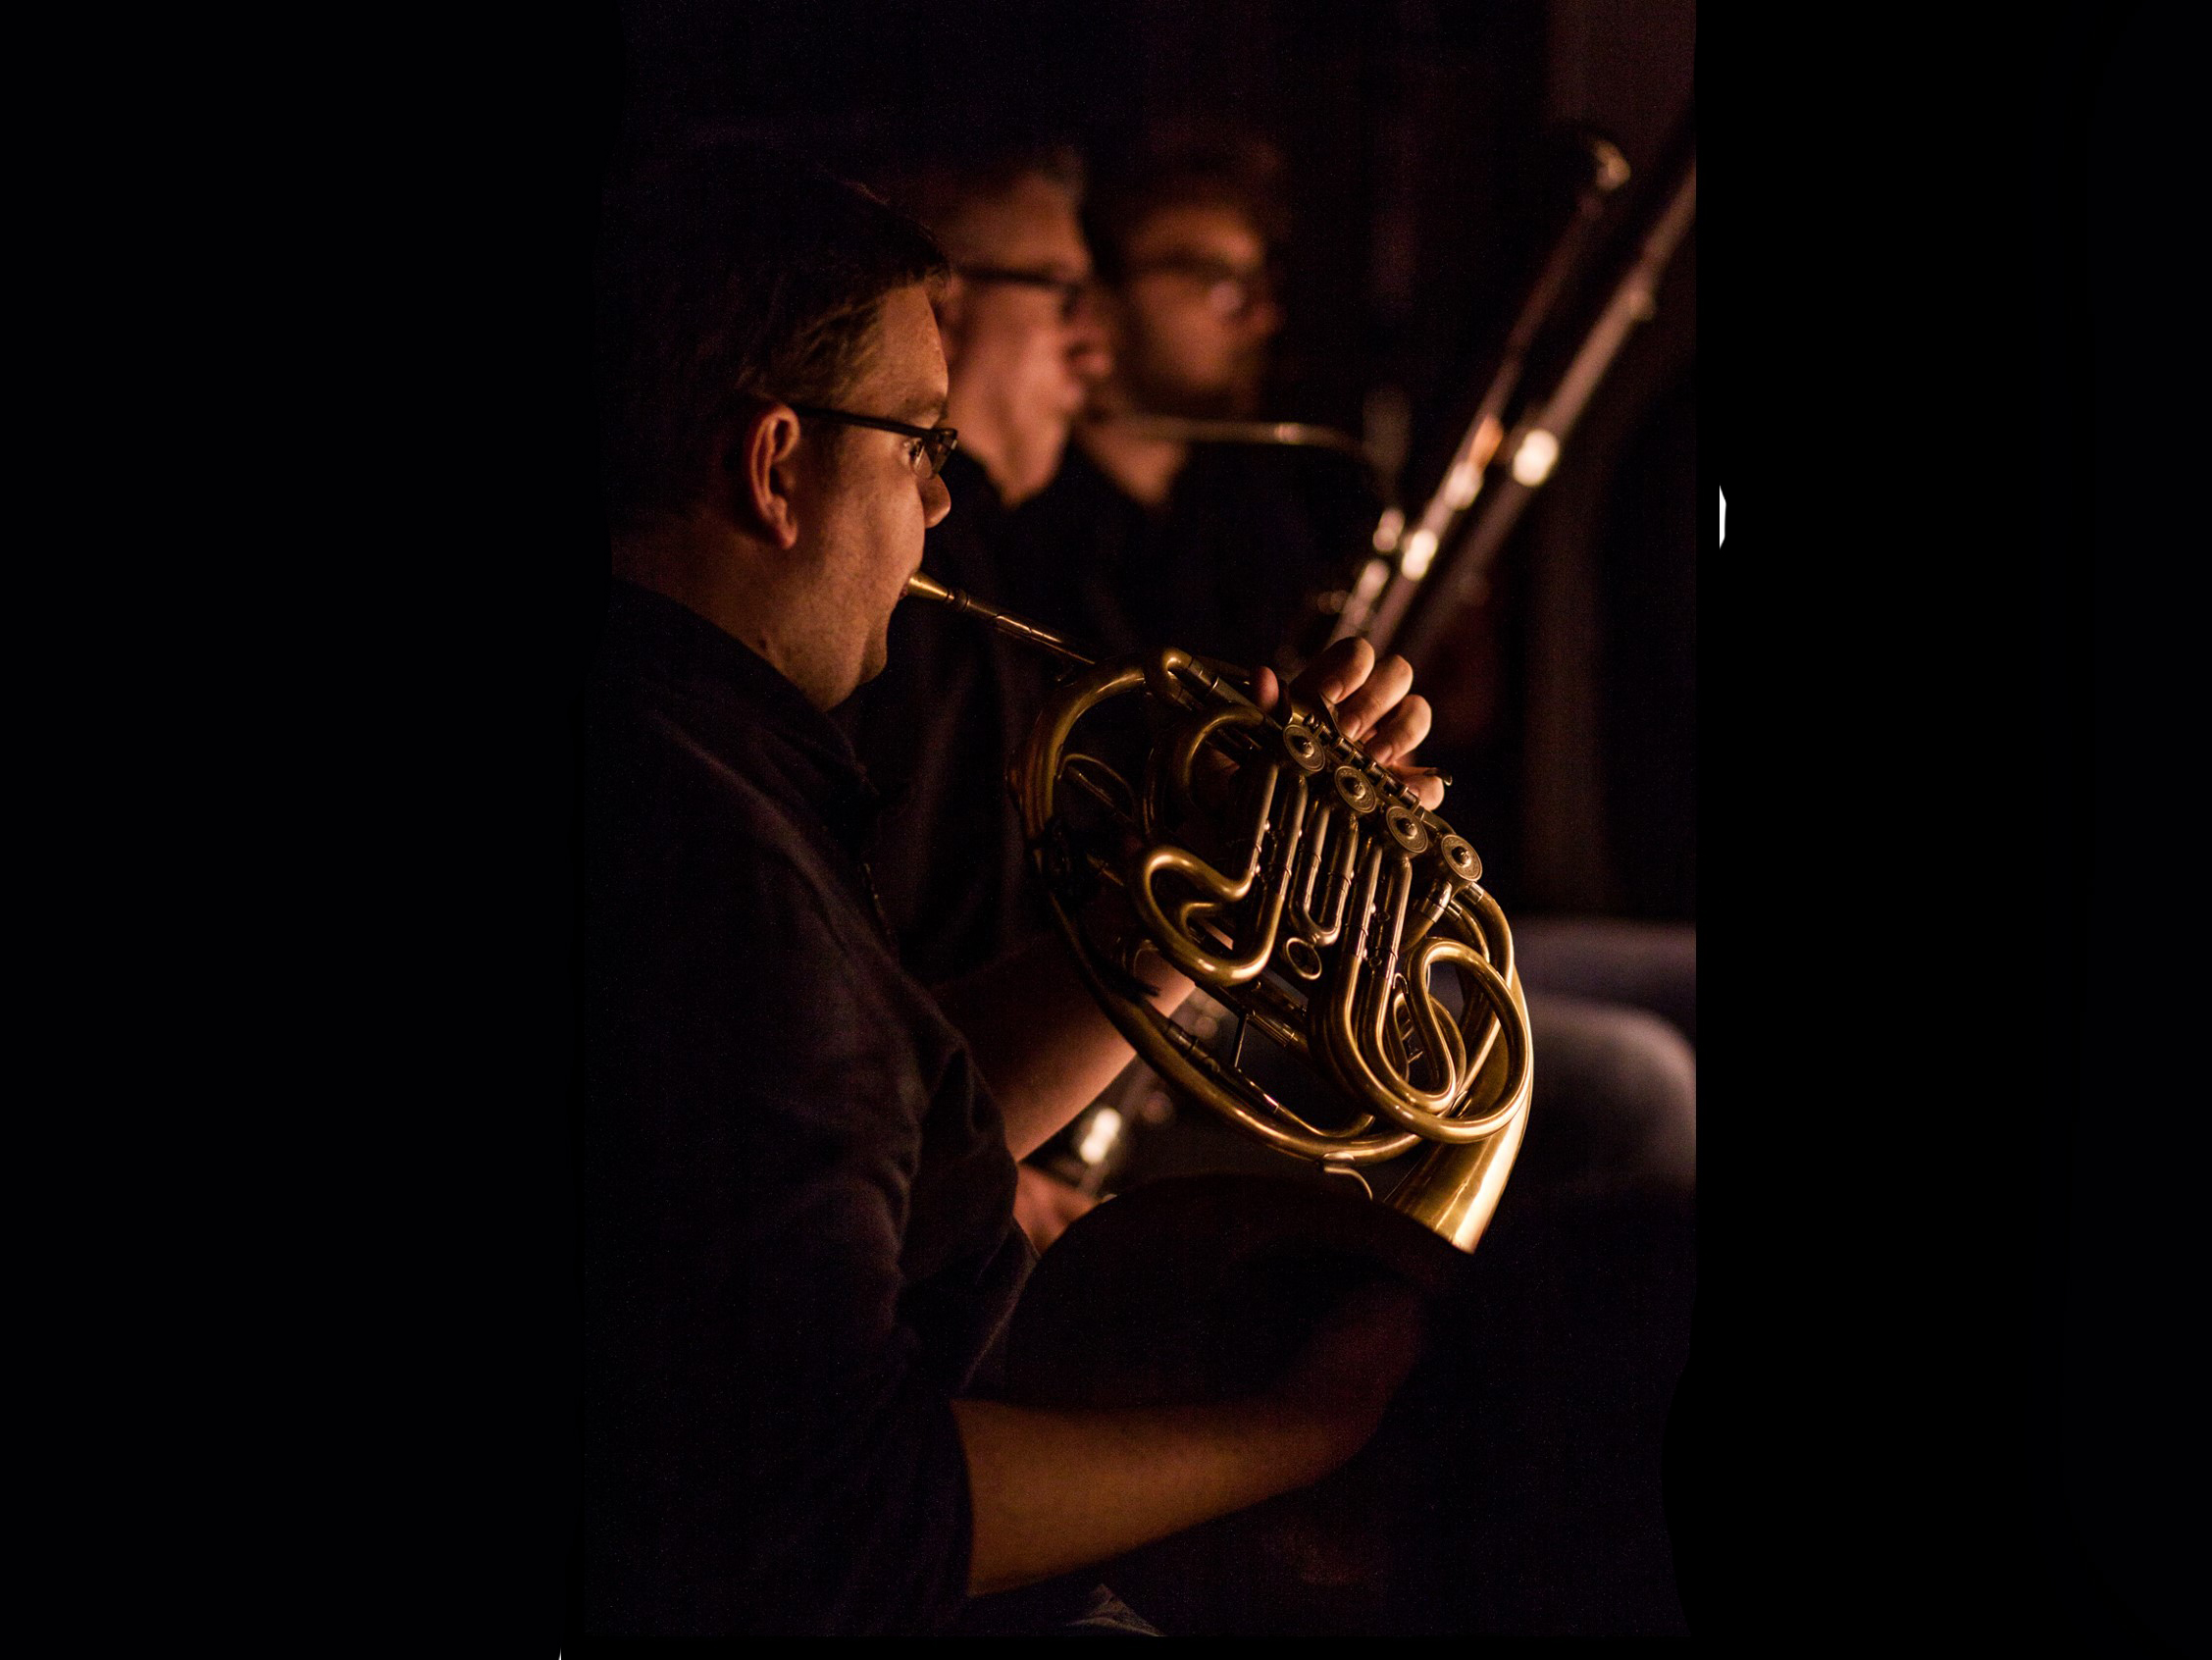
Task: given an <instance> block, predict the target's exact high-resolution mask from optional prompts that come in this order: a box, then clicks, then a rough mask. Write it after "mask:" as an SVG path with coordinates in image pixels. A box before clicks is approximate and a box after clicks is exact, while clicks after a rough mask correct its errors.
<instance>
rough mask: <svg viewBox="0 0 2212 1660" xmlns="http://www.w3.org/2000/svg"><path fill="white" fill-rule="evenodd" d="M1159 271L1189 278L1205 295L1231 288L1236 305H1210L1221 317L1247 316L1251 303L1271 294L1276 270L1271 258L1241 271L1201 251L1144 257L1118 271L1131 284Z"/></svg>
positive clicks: (1264, 301)
mask: <svg viewBox="0 0 2212 1660" xmlns="http://www.w3.org/2000/svg"><path fill="white" fill-rule="evenodd" d="M1162 271H1164V272H1167V273H1169V274H1170V275H1172V276H1177V277H1188V278H1190V279H1192V280H1193V281H1194V282H1196V283H1197V284H1199V285H1200V286H1201V287H1203V288H1205V289H1206V290H1207V291H1208V293H1209V296H1210V294H1211V293H1212V292H1213V290H1215V289H1217V288H1220V287H1223V286H1233V287H1235V288H1236V290H1237V294H1238V299H1237V304H1236V306H1235V307H1234V308H1233V309H1229V310H1223V309H1222V308H1221V307H1219V306H1216V307H1215V308H1214V309H1215V310H1216V311H1219V312H1220V313H1221V315H1222V316H1224V317H1228V318H1232V319H1234V318H1238V317H1246V316H1250V315H1251V313H1252V310H1253V308H1254V307H1255V306H1258V305H1261V304H1264V303H1266V302H1268V301H1270V300H1272V299H1273V298H1274V297H1275V286H1276V280H1277V273H1276V270H1275V264H1274V261H1273V260H1264V261H1262V262H1261V263H1260V264H1259V265H1256V266H1254V267H1253V268H1252V269H1251V270H1249V271H1244V270H1239V269H1238V268H1237V267H1236V266H1234V265H1231V264H1230V263H1229V262H1228V261H1227V260H1225V259H1211V258H1209V257H1207V256H1206V255H1204V254H1166V255H1163V256H1162V257H1160V258H1158V259H1148V260H1146V261H1144V262H1143V263H1142V264H1140V265H1132V266H1131V267H1129V269H1128V270H1127V271H1125V272H1123V273H1122V277H1123V280H1124V281H1127V282H1132V283H1133V282H1135V281H1136V280H1137V279H1138V278H1140V277H1150V276H1152V275H1153V274H1154V273H1156V272H1162Z"/></svg>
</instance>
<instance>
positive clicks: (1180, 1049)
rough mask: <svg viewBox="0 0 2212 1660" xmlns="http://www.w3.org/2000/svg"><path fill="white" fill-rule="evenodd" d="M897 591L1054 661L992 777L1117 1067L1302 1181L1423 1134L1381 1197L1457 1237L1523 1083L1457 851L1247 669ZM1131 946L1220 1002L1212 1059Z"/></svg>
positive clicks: (1324, 719) (1499, 1183)
mask: <svg viewBox="0 0 2212 1660" xmlns="http://www.w3.org/2000/svg"><path fill="white" fill-rule="evenodd" d="M907 593H908V595H909V596H910V597H917V598H922V599H927V600H932V601H935V602H936V603H939V604H943V605H947V606H950V607H952V609H954V610H955V611H959V612H962V613H965V614H967V615H969V616H972V617H975V618H978V619H980V620H981V621H983V622H985V623H988V624H989V625H991V626H992V627H994V628H996V629H998V630H999V631H1000V632H1002V633H1003V634H1005V635H1007V636H1009V637H1011V638H1013V639H1016V640H1020V641H1022V642H1025V643H1026V644H1028V645H1031V646H1034V647H1038V648H1043V649H1046V650H1049V651H1052V652H1054V653H1055V654H1057V655H1058V656H1060V657H1062V658H1064V659H1066V660H1068V661H1069V662H1070V664H1071V665H1072V672H1071V673H1069V674H1067V675H1066V676H1065V677H1063V678H1062V679H1061V680H1060V681H1059V682H1058V684H1057V685H1056V686H1055V688H1054V689H1053V691H1052V692H1051V694H1050V695H1049V697H1048V699H1047V700H1046V703H1045V706H1044V708H1043V710H1042V711H1041V713H1040V714H1039V716H1038V718H1037V720H1036V722H1035V724H1034V725H1033V726H1032V728H1031V730H1030V732H1029V734H1028V737H1027V739H1026V740H1025V741H1024V743H1023V744H1022V746H1021V748H1020V750H1019V751H1018V752H1016V754H1015V755H1014V757H1013V759H1012V760H1011V762H1010V763H1009V766H1008V772H1007V782H1008V785H1009V787H1010V789H1011V791H1012V794H1013V799H1014V803H1015V805H1016V807H1017V809H1018V810H1019V812H1020V814H1021V819H1022V825H1023V829H1024V832H1025V834H1026V837H1027V842H1028V847H1029V849H1030V856H1031V858H1032V859H1033V861H1034V862H1035V865H1036V868H1037V871H1038V873H1039V875H1040V876H1041V877H1042V879H1043V881H1044V885H1045V889H1046V892H1047V895H1048V898H1049V903H1050V908H1051V911H1052V914H1053V917H1054V920H1055V924H1056V925H1057V927H1058V929H1059V931H1060V932H1061V934H1062V935H1063V936H1064V937H1065V939H1066V942H1067V944H1068V946H1069V948H1070V949H1071V950H1072V952H1073V954H1074V957H1075V960H1076V963H1077V965H1078V968H1079V969H1080V971H1081V973H1082V976H1083V979H1084V981H1085V983H1086V984H1087V985H1088V986H1089V988H1090V990H1091V992H1092V994H1093V995H1094V996H1095V997H1096V998H1097V999H1098V1002H1099V1005H1100V1007H1101V1008H1102V1009H1103V1010H1104V1012H1106V1017H1107V1018H1108V1019H1110V1020H1111V1021H1112V1022H1113V1024H1114V1026H1115V1027H1116V1028H1117V1029H1118V1030H1119V1031H1120V1032H1121V1034H1122V1036H1124V1037H1125V1038H1127V1039H1128V1041H1129V1043H1130V1044H1131V1046H1132V1047H1133V1048H1134V1049H1135V1050H1136V1052H1137V1054H1138V1056H1139V1057H1140V1058H1141V1059H1142V1060H1143V1061H1144V1062H1145V1063H1147V1064H1148V1065H1150V1066H1151V1067H1152V1068H1153V1070H1154V1071H1155V1072H1157V1074H1158V1075H1159V1077H1160V1079H1161V1080H1162V1081H1163V1082H1164V1083H1165V1084H1166V1085H1167V1086H1168V1087H1169V1088H1170V1089H1172V1090H1174V1091H1175V1092H1176V1093H1178V1094H1179V1095H1181V1096H1182V1097H1183V1098H1185V1099H1186V1100H1190V1101H1194V1102H1199V1103H1203V1104H1204V1105H1205V1106H1206V1107H1208V1108H1209V1109H1210V1110H1211V1111H1213V1112H1214V1113H1217V1114H1219V1115H1221V1116H1222V1117H1223V1118H1225V1119H1227V1120H1228V1121H1229V1122H1230V1123H1231V1124H1233V1125H1235V1126H1236V1127H1237V1128H1238V1129H1240V1130H1242V1131H1244V1132H1245V1133H1247V1134H1249V1135H1252V1136H1255V1137H1257V1138H1259V1139H1260V1141H1262V1142H1264V1143H1266V1144H1267V1145H1269V1146H1271V1147H1274V1148H1276V1149H1277V1150H1279V1151H1281V1152H1283V1153H1286V1154H1289V1155H1291V1156H1293V1157H1296V1158H1300V1159H1305V1160H1310V1161H1312V1162H1314V1163H1316V1164H1318V1165H1319V1166H1320V1167H1322V1168H1323V1169H1325V1170H1329V1171H1333V1172H1344V1173H1354V1174H1357V1173H1358V1172H1361V1171H1362V1170H1364V1169H1367V1168H1370V1167H1374V1166H1378V1165H1381V1164H1384V1163H1385V1162H1387V1161H1393V1160H1397V1159H1399V1158H1401V1156H1403V1155H1406V1154H1408V1153H1411V1152H1412V1151H1414V1150H1415V1148H1417V1147H1421V1146H1424V1145H1425V1146H1426V1148H1427V1152H1426V1154H1425V1155H1424V1156H1423V1157H1421V1158H1420V1159H1419V1160H1418V1162H1417V1163H1415V1165H1414V1166H1413V1167H1412V1168H1411V1169H1409V1170H1407V1171H1406V1173H1405V1174H1404V1175H1403V1177H1402V1178H1401V1179H1399V1180H1398V1181H1397V1182H1396V1183H1395V1184H1394V1185H1393V1186H1391V1188H1390V1189H1389V1192H1388V1195H1387V1197H1386V1198H1385V1200H1384V1201H1383V1202H1384V1203H1385V1204H1387V1205H1388V1206H1389V1208H1391V1209H1392V1210H1395V1211H1397V1212H1399V1213H1401V1214H1403V1215H1405V1216H1407V1217H1409V1218H1411V1219H1413V1220H1415V1221H1416V1222H1419V1223H1421V1224H1422V1225H1423V1226H1425V1227H1427V1228H1428V1229H1430V1230H1431V1231H1432V1232H1434V1233H1436V1234H1438V1235H1439V1236H1441V1237H1442V1238H1443V1239H1445V1240H1446V1241H1447V1242H1449V1243H1450V1244H1452V1245H1454V1246H1456V1247H1458V1248H1459V1249H1460V1250H1462V1251H1471V1250H1473V1249H1474V1246H1475V1243H1476V1241H1477V1240H1478V1239H1479V1238H1480V1237H1481V1235H1482V1232H1483V1229H1484V1228H1485V1227H1486V1226H1487V1225H1488V1224H1489V1221H1490V1219H1491V1216H1492V1214H1493V1213H1494V1212H1495V1211H1496V1209H1497V1205H1498V1200H1499V1198H1500V1196H1501V1195H1502V1193H1503V1192H1504V1189H1505V1185H1506V1179H1507V1177H1508V1175H1509V1174H1510V1173H1511V1171H1512V1168H1513V1163H1514V1158H1515V1155H1516V1154H1517V1153H1518V1149H1519V1146H1520V1141H1521V1136H1522V1133H1523V1131H1524V1129H1525V1128H1526V1125H1527V1118H1528V1108H1529V1101H1530V1097H1531V1094H1532V1088H1533V1082H1534V1057H1533V1054H1532V1050H1531V1046H1530V1043H1529V1033H1528V1011H1527V1004H1526V1001H1525V999H1524V997H1523V995H1522V991H1521V987H1520V982H1519V979H1518V975H1517V974H1516V972H1515V968H1514V952H1513V932H1512V929H1511V928H1510V927H1509V926H1508V925H1507V922H1506V917H1505V913H1504V911H1503V910H1501V909H1500V908H1499V906H1498V904H1497V902H1496V900H1494V899H1493V898H1491V896H1490V895H1489V894H1488V893H1486V892H1484V890H1483V888H1482V886H1481V880H1480V878H1481V875H1482V860H1481V859H1480V857H1479V856H1477V855H1476V853H1475V851H1474V849H1473V847H1471V846H1470V845H1469V844H1468V843H1467V841H1466V838H1464V837H1462V836H1460V835H1459V834H1457V833H1456V832H1455V831H1454V830H1453V829H1452V827H1451V826H1450V825H1449V824H1447V823H1446V822H1445V821H1444V820H1443V819H1442V818H1441V817H1440V816H1439V815H1438V814H1437V813H1435V812H1434V811H1432V810H1430V809H1428V808H1426V807H1424V806H1422V805H1421V804H1420V802H1419V801H1418V799H1417V798H1416V797H1415V795H1414V793H1413V791H1412V790H1411V789H1410V788H1409V786H1408V785H1407V784H1406V782H1405V781H1404V780H1403V779H1401V778H1400V777H1399V776H1398V775H1397V774H1396V773H1394V772H1392V771H1391V770H1390V769H1389V768H1388V767H1386V766H1383V765H1382V764H1380V763H1378V762H1377V761H1376V760H1375V759H1374V758H1373V757H1372V756H1371V755H1370V754H1369V753H1368V752H1366V751H1365V750H1364V749H1363V748H1362V747H1361V746H1360V745H1359V744H1358V743H1356V742H1354V741H1353V740H1352V739H1350V738H1348V737H1346V736H1345V734H1344V733H1343V731H1342V730H1341V729H1340V728H1339V726H1338V724H1337V721H1336V718H1335V714H1334V711H1333V710H1332V709H1331V708H1329V707H1328V706H1327V705H1326V704H1324V703H1320V702H1317V701H1311V700H1306V699H1304V698H1302V697H1298V696H1293V695H1292V694H1291V693H1289V691H1288V690H1287V689H1286V690H1285V692H1284V694H1283V697H1282V700H1281V701H1280V702H1279V703H1278V705H1277V707H1276V709H1275V710H1274V711H1268V710H1262V709H1260V707H1259V706H1258V705H1257V704H1256V703H1255V702H1254V701H1253V700H1252V697H1251V695H1250V691H1251V682H1250V680H1249V679H1248V678H1246V677H1245V676H1243V675H1242V674H1241V673H1239V672H1238V671H1236V670H1234V669H1231V668H1229V667H1227V666H1226V665H1223V664H1220V663H1217V662H1214V661H1212V660H1210V659H1209V658H1206V657H1202V656H1199V655H1196V654H1194V653H1192V652H1189V651H1185V650H1180V649H1176V648H1161V649H1157V650H1154V651H1150V652H1139V653H1136V654H1133V655H1129V656H1124V657H1120V658H1116V659H1112V660H1108V661H1103V662H1102V661H1097V660H1094V659H1093V658H1092V657H1090V656H1088V655H1086V654H1085V653H1084V652H1083V651H1081V650H1080V649H1078V648H1076V647H1075V646H1073V645H1072V644H1070V643H1069V642H1068V641H1066V640H1065V639H1063V638H1061V637H1060V636H1059V635H1057V634H1055V633H1054V632H1053V631H1051V630H1050V629H1046V628H1042V627H1040V626H1039V625H1037V624H1036V623H1033V622H1029V621H1026V620H1024V619H1022V618H1020V617H1017V616H1014V615H1012V614H1011V613H1009V612H1006V611H1003V610H1000V609H998V608H996V607H994V606H990V605H987V604H984V603H982V602H981V601H979V600H976V599H975V598H973V597H970V596H967V595H965V594H962V593H960V592H958V591H957V590H954V589H951V588H948V587H946V586H945V585H943V584H941V583H939V582H936V581H935V580H933V579H932V578H930V577H927V576H924V575H921V574H919V573H917V574H916V575H915V576H913V577H912V578H911V579H910V580H909V582H908V584H907ZM1133 757H1134V758H1133ZM1148 946H1149V947H1150V948H1151V949H1152V950H1153V951H1157V953H1158V954H1159V956H1160V957H1162V958H1164V959H1165V960H1167V961H1168V962H1170V963H1172V964H1173V965H1174V966H1175V967H1176V968H1177V969H1179V970H1181V971H1182V972H1183V973H1185V974H1187V975H1189V976H1190V978H1191V979H1192V981H1193V982H1194V983H1195V984H1196V985H1198V986H1199V987H1200V988H1202V989H1203V990H1205V991H1206V992H1207V993H1208V994H1209V996H1211V997H1212V998H1213V999H1215V1000H1216V1001H1217V1002H1218V1003H1220V1004H1221V1005H1222V1006H1223V1007H1224V1008H1225V1009H1226V1010H1227V1011H1229V1012H1230V1013H1231V1014H1232V1015H1233V1017H1234V1019H1235V1022H1236V1028H1235V1037H1234V1041H1233V1042H1232V1043H1231V1044H1230V1045H1229V1046H1228V1050H1229V1052H1228V1054H1227V1055H1226V1057H1224V1056H1221V1055H1217V1054H1215V1053H1214V1052H1213V1051H1212V1050H1211V1049H1209V1047H1208V1046H1207V1045H1205V1044H1203V1043H1201V1042H1200V1041H1199V1040H1198V1039H1197V1038H1195V1037H1194V1036H1193V1035H1192V1033H1190V1032H1189V1031H1187V1030H1186V1029H1184V1027H1183V1026H1181V1025H1179V1024H1177V1023H1176V1022H1175V1021H1174V1020H1172V1019H1170V1018H1169V1017H1168V1016H1167V1015H1165V1014H1162V1013H1161V1012H1159V1011H1158V1010H1157V1009H1156V1008H1155V1007H1154V1005H1153V999H1152V995H1151V994H1152V988H1151V987H1149V986H1147V985H1146V984H1145V983H1144V981H1143V979H1142V978H1141V971H1142V968H1143V966H1144V954H1145V950H1146V948H1147V947H1148ZM1446 975H1450V976H1453V977H1455V978H1456V979H1457V981H1458V984H1459V989H1460V992H1461V996H1460V999H1459V1000H1458V1002H1459V1009H1458V1011H1457V1012H1454V1011H1453V1009H1452V1008H1451V1007H1450V1005H1449V1002H1448V1000H1445V999H1440V998H1439V996H1438V995H1437V989H1438V986H1439V984H1440V982H1441V979H1442V977H1443V976H1446ZM1254 1033H1258V1034H1260V1035H1261V1036H1262V1037H1264V1038H1265V1039H1266V1040H1268V1041H1269V1042H1271V1043H1272V1044H1274V1045H1275V1046H1278V1047H1279V1048H1280V1049H1281V1050H1283V1051H1286V1052H1287V1053H1288V1054H1289V1055H1290V1056H1291V1057H1293V1058H1294V1059H1295V1061H1296V1062H1298V1063H1303V1065H1304V1066H1305V1067H1306V1068H1309V1069H1310V1070H1311V1071H1312V1073H1313V1074H1314V1075H1316V1076H1317V1077H1318V1078H1320V1079H1321V1080H1322V1081H1323V1082H1324V1083H1325V1084H1326V1085H1328V1086H1329V1087H1328V1088H1327V1089H1326V1090H1324V1091H1322V1092H1320V1093H1321V1094H1322V1095H1323V1096H1324V1097H1325V1098H1327V1099H1328V1100H1329V1101H1330V1102H1331V1103H1333V1108H1332V1111H1331V1112H1329V1113H1327V1114H1323V1113H1319V1112H1317V1111H1316V1110H1315V1109H1314V1108H1313V1106H1312V1103H1311V1102H1308V1101H1305V1100H1303V1093H1304V1092H1301V1094H1302V1102H1301V1105H1302V1107H1303V1108H1304V1110H1303V1111H1300V1110H1295V1109H1294V1108H1293V1107H1291V1106H1290V1105H1288V1104H1286V1103H1285V1102H1283V1101H1281V1100H1280V1099H1278V1098H1277V1096H1276V1095H1275V1094H1274V1093H1271V1092H1270V1091H1269V1089H1268V1088H1267V1087H1266V1085H1265V1083H1264V1082H1263V1081H1262V1080H1261V1079H1260V1077H1258V1076H1256V1075H1255V1073H1254V1071H1253V1070H1252V1069H1251V1068H1249V1067H1247V1066H1244V1065H1242V1064H1240V1061H1241V1059H1242V1057H1243V1054H1244V1050H1245V1046H1246V1042H1247V1039H1248V1038H1249V1037H1250V1036H1251V1035H1252V1034H1254ZM1286 1093H1287V1092H1286ZM1362 1185H1365V1183H1364V1180H1363V1183H1362Z"/></svg>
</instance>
